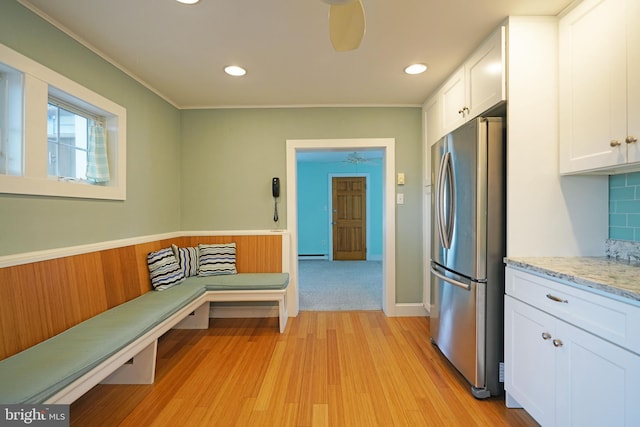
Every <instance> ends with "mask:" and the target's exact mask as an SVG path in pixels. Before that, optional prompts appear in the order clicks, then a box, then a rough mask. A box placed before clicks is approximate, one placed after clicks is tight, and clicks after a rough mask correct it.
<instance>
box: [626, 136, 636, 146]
mask: <svg viewBox="0 0 640 427" xmlns="http://www.w3.org/2000/svg"><path fill="white" fill-rule="evenodd" d="M637 141H638V138H636V137H635V136H631V135H629V136H628V137H626V138H625V140H624V142H626V143H627V144H633V143H634V142H637Z"/></svg>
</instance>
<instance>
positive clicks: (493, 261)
mask: <svg viewBox="0 0 640 427" xmlns="http://www.w3.org/2000/svg"><path fill="white" fill-rule="evenodd" d="M505 135H506V134H505V121H504V119H503V118H500V117H481V118H478V119H475V120H472V121H470V122H468V123H466V124H464V125H462V126H461V127H460V128H458V129H457V130H455V131H453V132H452V133H450V134H449V135H447V136H445V137H444V138H442V139H441V140H440V141H438V142H437V143H436V144H434V145H433V146H432V148H431V166H432V167H431V171H432V172H431V182H432V192H431V194H432V196H431V198H432V200H431V201H432V204H431V206H432V207H431V209H432V216H431V218H432V233H431V236H432V247H431V313H430V330H431V341H432V342H433V344H435V345H436V346H437V347H438V348H439V349H440V351H441V352H442V354H444V356H446V357H447V358H448V359H449V361H450V362H451V363H452V364H453V365H454V366H455V367H456V368H457V369H458V371H460V373H461V374H462V375H463V376H464V377H465V378H466V379H467V381H468V382H469V383H470V384H471V391H472V393H473V395H474V396H475V397H477V398H487V397H489V396H494V395H498V394H501V393H502V391H503V384H502V382H501V375H500V371H501V369H500V365H501V362H502V361H503V352H504V351H503V347H504V346H503V335H504V332H503V316H504V303H503V300H504V264H503V258H504V256H505V246H506V244H505V228H506V227H505V217H506V213H505V140H506V136H505Z"/></svg>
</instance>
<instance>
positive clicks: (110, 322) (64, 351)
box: [0, 236, 289, 403]
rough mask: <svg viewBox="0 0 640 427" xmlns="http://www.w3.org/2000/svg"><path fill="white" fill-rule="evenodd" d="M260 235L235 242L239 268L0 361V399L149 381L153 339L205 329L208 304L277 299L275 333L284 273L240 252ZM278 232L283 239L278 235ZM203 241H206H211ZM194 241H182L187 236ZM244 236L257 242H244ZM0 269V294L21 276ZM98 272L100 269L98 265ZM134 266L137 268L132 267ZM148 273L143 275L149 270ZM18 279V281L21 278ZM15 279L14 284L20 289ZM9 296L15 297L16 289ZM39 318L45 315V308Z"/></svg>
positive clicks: (139, 299)
mask: <svg viewBox="0 0 640 427" xmlns="http://www.w3.org/2000/svg"><path fill="white" fill-rule="evenodd" d="M242 237H243V238H246V237H247V236H242ZM253 237H256V236H253ZM257 237H258V238H257V239H251V238H249V239H245V240H246V242H244V243H240V244H239V247H238V271H239V273H238V274H233V275H223V276H208V277H189V278H187V279H186V280H185V281H184V282H182V283H180V284H179V285H176V286H173V287H171V288H169V289H166V290H163V291H147V292H143V293H142V294H141V295H138V296H135V297H133V298H130V299H128V300H127V301H125V302H123V303H121V304H118V305H115V306H113V307H111V308H107V309H106V310H103V311H102V312H100V313H98V314H96V315H94V316H91V317H89V318H87V319H85V320H82V321H80V322H77V323H76V324H75V325H72V326H71V327H69V328H67V329H65V330H64V331H62V332H60V333H58V334H55V335H52V336H51V337H47V339H45V340H43V341H41V342H39V343H37V344H35V345H32V346H29V347H28V348H26V349H23V350H22V351H19V352H16V353H15V354H13V355H11V356H10V357H7V358H5V359H4V360H2V361H0V403H71V402H73V401H74V400H76V399H77V398H78V397H80V396H81V395H82V394H84V393H85V392H87V391H88V390H89V389H91V388H92V387H93V386H95V385H96V384H98V383H101V382H102V383H115V384H150V383H153V381H154V376H155V358H156V357H155V356H156V348H157V340H158V338H159V337H160V336H162V335H163V334H164V333H165V332H167V331H168V330H169V329H171V328H190V329H205V328H207V327H208V325H209V304H210V303H211V302H218V301H275V302H277V305H278V312H279V326H280V332H284V330H285V327H286V322H287V317H288V315H287V302H286V292H287V285H288V282H289V276H288V274H287V273H282V272H278V271H270V272H266V273H263V272H242V269H243V268H244V267H242V266H243V262H244V261H242V258H243V254H244V253H245V251H246V253H247V254H256V253H257V252H256V251H258V252H259V251H260V247H262V249H263V250H264V249H265V246H264V243H265V239H263V237H265V236H257ZM268 237H274V236H268ZM275 237H277V239H281V236H275ZM199 240H202V238H199ZM206 240H209V242H211V240H216V239H213V238H209V239H206ZM222 240H224V241H225V242H228V241H230V240H233V237H229V236H225V237H224V238H223V239H222ZM236 240H238V239H236ZM239 240H242V239H239ZM192 241H193V240H186V242H192ZM249 242H254V243H251V244H247V243H249ZM255 242H262V243H263V244H262V245H260V244H259V245H258V248H256V247H254V246H255ZM170 243H175V241H171V242H169V241H161V242H154V243H153V244H149V243H146V244H143V245H142V246H143V248H135V249H136V250H134V252H137V253H138V254H142V253H145V252H146V251H147V250H149V249H151V250H156V249H158V248H159V247H166V245H167V244H170ZM178 243H182V244H184V243H185V240H184V239H182V240H180V239H178ZM270 245H271V246H270ZM270 245H267V247H273V246H275V247H276V248H277V247H278V244H274V242H271V243H270ZM84 255H86V254H84ZM111 255H113V254H111ZM256 256H257V255H256ZM262 256H263V257H264V256H265V255H262ZM268 257H269V258H273V259H274V260H276V261H278V260H281V254H280V255H279V256H275V255H274V254H270V255H268ZM58 262H62V261H58ZM136 264H137V265H139V266H144V267H145V268H146V263H139V262H137V263H136ZM267 264H269V262H267ZM272 264H273V262H272ZM41 267H42V266H26V267H24V266H20V268H21V269H22V270H21V271H22V272H24V271H25V268H26V269H29V268H35V269H36V270H38V269H40V268H41ZM93 267H95V265H93ZM102 267H103V268H102V269H98V270H103V271H102V272H103V273H104V267H105V266H102ZM261 268H262V269H266V270H269V269H271V270H276V269H278V268H277V267H275V266H274V265H271V266H270V267H268V266H265V265H263V266H262V267H261ZM280 268H281V267H280ZM9 269H11V268H9ZM108 269H109V267H108V266H107V270H108ZM3 270H7V268H2V269H0V285H1V287H0V297H1V296H2V295H10V293H8V292H6V291H7V289H9V288H12V286H11V285H13V283H11V282H10V281H5V280H4V279H6V278H7V277H13V278H16V279H19V276H18V275H15V273H16V272H15V271H12V272H9V273H7V271H3ZM65 271H66V272H67V274H68V273H69V271H67V270H65ZM97 272H98V273H100V271H97ZM136 272H137V273H140V272H139V271H137V270H136ZM73 273H74V274H77V273H78V272H77V271H76V272H73ZM143 276H144V275H143ZM31 278H34V276H32V277H31ZM146 278H147V280H148V274H147V275H146ZM17 282H19V283H22V282H21V281H20V280H17ZM44 282H46V279H45V280H44ZM19 283H18V286H17V287H20V286H19ZM53 283H54V284H55V283H56V280H53ZM45 286H46V284H45ZM53 287H54V288H55V286H53ZM37 289H39V290H40V291H41V292H42V290H43V289H44V293H43V295H47V294H48V292H47V289H46V288H43V286H42V285H40V286H35V287H34V290H37ZM146 289H147V290H150V285H149V282H147V284H146ZM34 296H35V297H36V298H37V296H38V293H34V294H33V295H32V297H34ZM12 297H13V298H12V299H13V300H14V301H13V302H14V303H15V302H16V301H15V300H16V295H13V296H12ZM49 297H50V295H49ZM17 299H19V298H17ZM67 301H69V302H70V305H76V306H81V305H83V304H82V303H83V302H86V303H88V304H91V302H90V301H83V300H82V299H75V298H73V295H67ZM0 304H1V306H2V307H0V308H4V307H6V306H7V301H6V300H0ZM9 304H10V303H9ZM56 308H58V309H59V310H60V311H62V312H64V311H66V310H67V309H68V308H69V307H65V306H64V305H62V306H60V307H55V306H54V307H49V310H48V311H49V312H50V313H51V312H53V311H56ZM76 309H77V307H76ZM5 313H6V312H5ZM41 314H42V313H41ZM0 316H1V317H0V320H2V326H3V327H4V326H6V325H5V324H6V322H5V318H8V317H7V316H6V315H4V313H3V314H0ZM40 317H41V318H42V317H46V314H45V315H44V316H40ZM29 326H31V327H33V326H34V324H33V322H31V323H29V324H26V325H25V327H24V328H22V329H23V330H26V329H28V328H29ZM5 341H6V340H5ZM5 347H6V345H5Z"/></svg>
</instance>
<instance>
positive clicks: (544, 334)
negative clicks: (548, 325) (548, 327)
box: [542, 332, 551, 341]
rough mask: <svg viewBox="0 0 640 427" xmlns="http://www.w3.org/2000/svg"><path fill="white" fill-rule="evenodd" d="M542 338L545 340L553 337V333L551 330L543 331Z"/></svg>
mask: <svg viewBox="0 0 640 427" xmlns="http://www.w3.org/2000/svg"><path fill="white" fill-rule="evenodd" d="M542 339H543V340H545V341H546V340H549V339H551V334H550V333H549V332H543V333H542Z"/></svg>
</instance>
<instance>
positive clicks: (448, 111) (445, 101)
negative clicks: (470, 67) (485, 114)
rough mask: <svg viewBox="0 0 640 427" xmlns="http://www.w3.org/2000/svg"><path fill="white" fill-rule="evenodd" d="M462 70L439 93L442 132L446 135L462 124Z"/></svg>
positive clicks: (463, 116) (463, 93) (463, 112)
mask: <svg viewBox="0 0 640 427" xmlns="http://www.w3.org/2000/svg"><path fill="white" fill-rule="evenodd" d="M464 75H465V73H464V68H459V69H458V70H457V71H456V72H455V73H453V75H452V76H451V77H449V80H447V81H446V83H445V84H444V85H443V86H442V89H441V91H440V104H441V107H442V131H443V133H445V134H447V133H449V132H451V131H452V130H454V129H456V128H457V127H458V126H460V125H461V124H463V123H464V121H465V113H466V111H467V110H466V109H465V108H467V107H466V106H465V87H464V85H465V82H464Z"/></svg>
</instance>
